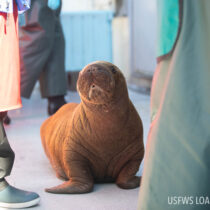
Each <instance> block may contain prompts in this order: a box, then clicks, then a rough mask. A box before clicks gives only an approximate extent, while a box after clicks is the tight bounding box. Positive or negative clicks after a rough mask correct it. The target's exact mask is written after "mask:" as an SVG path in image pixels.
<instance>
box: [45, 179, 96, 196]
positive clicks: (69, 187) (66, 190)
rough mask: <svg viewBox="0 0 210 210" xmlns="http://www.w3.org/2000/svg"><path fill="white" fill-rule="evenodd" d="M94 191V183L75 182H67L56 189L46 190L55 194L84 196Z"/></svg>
mask: <svg viewBox="0 0 210 210" xmlns="http://www.w3.org/2000/svg"><path fill="white" fill-rule="evenodd" d="M92 190H93V182H92V183H91V182H89V183H80V182H74V181H67V182H64V183H63V184H61V185H58V186H56V187H52V188H47V189H45V191H46V192H48V193H55V194H82V193H89V192H91V191H92Z"/></svg>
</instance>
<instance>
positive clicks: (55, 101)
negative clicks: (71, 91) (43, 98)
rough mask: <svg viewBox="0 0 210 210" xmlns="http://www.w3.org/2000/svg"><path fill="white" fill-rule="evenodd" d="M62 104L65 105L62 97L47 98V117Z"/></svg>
mask: <svg viewBox="0 0 210 210" xmlns="http://www.w3.org/2000/svg"><path fill="white" fill-rule="evenodd" d="M64 104H66V101H65V98H64V96H53V97H48V115H53V114H54V113H55V112H57V110H58V109H60V108H61V107H62V106H63V105H64Z"/></svg>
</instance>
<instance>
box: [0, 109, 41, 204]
mask: <svg viewBox="0 0 210 210" xmlns="http://www.w3.org/2000/svg"><path fill="white" fill-rule="evenodd" d="M5 115H6V112H0V207H5V208H26V207H30V206H34V205H36V204H37V203H38V202H39V200H40V198H39V195H37V194H36V193H33V192H27V191H23V190H19V189H17V188H15V187H12V186H10V185H9V184H8V183H7V181H6V180H5V177H6V176H8V175H10V172H11V170H12V166H13V163H14V157H15V154H14V152H13V151H12V149H11V147H10V145H9V142H8V139H7V136H6V133H5V130H4V126H3V119H4V117H5Z"/></svg>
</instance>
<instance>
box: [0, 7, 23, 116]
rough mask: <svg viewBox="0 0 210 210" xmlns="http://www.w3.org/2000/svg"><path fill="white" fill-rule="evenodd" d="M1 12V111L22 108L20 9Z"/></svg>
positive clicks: (15, 8)
mask: <svg viewBox="0 0 210 210" xmlns="http://www.w3.org/2000/svg"><path fill="white" fill-rule="evenodd" d="M13 9H14V10H13V13H4V12H0V112H2V111H8V110H11V109H16V108H20V107H21V106H22V105H21V98H20V63H19V62H20V61H19V44H18V11H17V6H16V4H14V8H13Z"/></svg>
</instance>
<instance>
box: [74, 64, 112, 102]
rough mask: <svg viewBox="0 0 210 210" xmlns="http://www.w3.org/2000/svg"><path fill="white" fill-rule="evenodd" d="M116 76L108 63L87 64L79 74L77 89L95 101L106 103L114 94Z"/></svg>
mask: <svg viewBox="0 0 210 210" xmlns="http://www.w3.org/2000/svg"><path fill="white" fill-rule="evenodd" d="M114 89H115V78H114V76H113V73H112V71H111V70H110V68H109V67H108V66H106V65H102V64H99V63H93V64H89V65H87V66H86V67H85V68H84V69H83V70H82V71H81V72H80V74H79V78H78V82H77V90H78V91H79V93H80V95H82V96H83V97H85V98H86V99H88V100H89V101H91V102H94V103H104V102H105V101H107V100H110V98H111V97H112V95H113V92H114Z"/></svg>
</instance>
